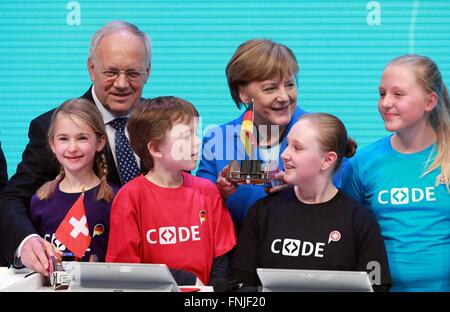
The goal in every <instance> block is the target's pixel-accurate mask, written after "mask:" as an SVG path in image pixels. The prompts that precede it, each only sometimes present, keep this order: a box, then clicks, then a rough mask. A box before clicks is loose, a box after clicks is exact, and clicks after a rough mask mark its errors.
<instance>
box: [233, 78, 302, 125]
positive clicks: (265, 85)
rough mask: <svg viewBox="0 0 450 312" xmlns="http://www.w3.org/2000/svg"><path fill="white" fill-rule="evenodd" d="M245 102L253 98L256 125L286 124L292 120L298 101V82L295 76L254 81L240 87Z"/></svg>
mask: <svg viewBox="0 0 450 312" xmlns="http://www.w3.org/2000/svg"><path fill="white" fill-rule="evenodd" d="M239 95H240V97H241V100H242V101H243V102H244V103H249V102H251V101H252V99H253V103H254V106H255V116H254V119H255V120H254V122H255V124H256V125H280V126H286V125H287V124H289V122H290V121H291V118H292V115H293V114H294V111H295V105H296V103H297V95H298V91H297V84H296V81H295V77H294V76H289V77H283V78H281V77H275V78H272V79H268V80H264V81H254V82H251V83H249V84H248V85H246V86H244V87H240V88H239Z"/></svg>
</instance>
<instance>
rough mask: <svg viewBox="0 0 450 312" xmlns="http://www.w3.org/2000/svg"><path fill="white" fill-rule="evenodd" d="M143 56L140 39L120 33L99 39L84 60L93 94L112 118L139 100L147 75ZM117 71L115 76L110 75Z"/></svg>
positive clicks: (128, 109) (145, 59)
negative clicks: (87, 57)
mask: <svg viewBox="0 0 450 312" xmlns="http://www.w3.org/2000/svg"><path fill="white" fill-rule="evenodd" d="M147 57H148V56H147V52H146V49H145V45H144V42H143V41H142V39H140V38H138V37H136V36H135V35H133V34H131V33H129V32H126V31H122V32H118V33H112V34H109V35H106V36H105V37H103V38H102V39H101V40H100V42H99V43H98V46H97V48H96V50H95V51H94V55H93V58H92V59H89V60H88V69H89V75H90V77H91V80H92V82H94V89H95V94H96V96H97V97H98V99H99V100H100V102H101V103H102V105H103V106H105V108H106V109H107V110H108V111H110V112H111V113H113V114H114V115H115V116H123V115H126V114H128V113H129V111H130V109H131V108H132V106H133V105H134V104H135V103H136V102H137V101H138V100H139V99H140V98H141V96H142V90H143V88H144V84H145V83H146V82H147V79H148V77H149V75H150V65H149V64H148V59H147ZM119 71H122V72H120V73H119V74H118V75H116V76H117V77H115V76H114V75H112V74H111V73H117V72H119ZM126 73H127V74H126ZM138 73H139V74H138Z"/></svg>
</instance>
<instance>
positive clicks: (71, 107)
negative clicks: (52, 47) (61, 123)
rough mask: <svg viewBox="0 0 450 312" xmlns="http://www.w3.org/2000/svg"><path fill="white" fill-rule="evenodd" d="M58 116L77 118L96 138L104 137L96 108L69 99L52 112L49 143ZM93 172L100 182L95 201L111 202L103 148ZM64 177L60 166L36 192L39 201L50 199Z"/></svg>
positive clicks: (84, 101) (85, 101) (81, 101)
mask: <svg viewBox="0 0 450 312" xmlns="http://www.w3.org/2000/svg"><path fill="white" fill-rule="evenodd" d="M60 116H65V117H68V118H70V119H72V120H73V119H74V118H77V120H80V121H82V122H83V123H84V124H86V125H87V126H88V127H89V128H91V129H92V130H93V131H94V133H95V134H96V136H97V138H101V137H106V131H105V125H104V123H103V118H102V115H101V113H100V111H99V110H98V109H97V107H96V106H95V105H93V104H92V103H91V102H89V101H88V100H85V99H71V100H67V101H65V102H64V103H63V104H61V106H59V107H58V108H57V109H56V110H55V111H54V112H53V116H52V120H51V122H50V127H49V129H48V134H47V138H48V141H49V142H51V141H53V139H54V135H55V126H56V122H57V120H58V118H59V117H60ZM93 170H94V172H95V174H96V175H97V176H98V177H99V178H100V180H101V182H100V188H99V190H98V193H97V200H104V201H111V200H112V198H113V190H112V188H111V186H110V185H109V184H108V182H107V181H106V177H107V175H108V166H107V165H106V158H105V148H103V149H102V150H101V151H100V152H96V154H95V159H94V166H93ZM64 176H65V172H64V167H63V166H60V170H59V174H58V175H57V176H56V178H55V179H54V180H51V181H48V182H46V183H45V184H44V185H42V186H41V187H40V188H39V189H38V190H37V192H36V194H37V196H38V197H39V199H41V200H46V199H49V198H50V197H52V195H53V194H54V193H55V189H56V187H57V185H58V184H59V182H61V181H62V180H63V179H64Z"/></svg>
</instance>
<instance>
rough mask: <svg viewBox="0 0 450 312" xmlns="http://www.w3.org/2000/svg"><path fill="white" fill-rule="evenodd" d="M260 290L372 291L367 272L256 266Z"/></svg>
mask: <svg viewBox="0 0 450 312" xmlns="http://www.w3.org/2000/svg"><path fill="white" fill-rule="evenodd" d="M256 272H257V274H258V276H259V279H260V280H261V283H262V291H269V292H275V291H305V292H308V291H309V292H311V291H313V292H372V291H373V289H372V285H371V283H370V279H369V275H368V274H367V272H356V271H322V270H290V269H267V268H258V269H256Z"/></svg>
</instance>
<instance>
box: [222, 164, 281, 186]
mask: <svg viewBox="0 0 450 312" xmlns="http://www.w3.org/2000/svg"><path fill="white" fill-rule="evenodd" d="M272 162H273V161H268V162H267V164H266V165H264V166H262V162H261V161H260V160H241V161H240V163H239V162H238V161H236V160H232V161H231V162H230V164H229V165H228V171H227V180H229V181H231V182H234V183H236V184H257V185H262V184H270V183H271V181H272V179H273V176H274V174H275V171H273V170H272V171H271V168H272V167H273V164H272ZM276 167H277V168H278V165H277V166H276Z"/></svg>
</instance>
